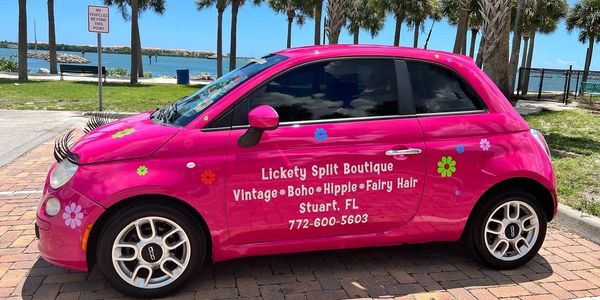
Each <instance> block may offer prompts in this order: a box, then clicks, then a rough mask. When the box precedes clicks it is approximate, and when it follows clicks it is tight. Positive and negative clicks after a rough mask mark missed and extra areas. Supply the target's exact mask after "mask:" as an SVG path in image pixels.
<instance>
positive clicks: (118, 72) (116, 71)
mask: <svg viewBox="0 0 600 300" xmlns="http://www.w3.org/2000/svg"><path fill="white" fill-rule="evenodd" d="M106 73H108V76H121V77H127V76H129V72H127V69H125V68H120V67H119V68H110V69H108V70H106Z"/></svg>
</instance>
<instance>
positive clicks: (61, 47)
mask: <svg viewBox="0 0 600 300" xmlns="http://www.w3.org/2000/svg"><path fill="white" fill-rule="evenodd" d="M17 46H18V44H17V43H15V42H9V41H0V48H6V49H16V48H17ZM36 48H37V50H39V51H48V44H47V43H39V42H38V43H37V45H36V44H35V43H29V44H28V49H29V50H36ZM56 51H70V52H85V53H90V52H91V53H94V52H97V47H96V46H83V45H69V44H56ZM102 53H115V54H127V55H129V54H131V48H130V47H128V46H105V47H102ZM142 55H152V56H155V55H158V56H174V57H192V58H207V59H214V57H215V56H216V53H215V52H214V51H207V50H185V49H159V48H142ZM227 57H228V56H223V58H227ZM251 58H252V57H239V56H238V57H237V59H251Z"/></svg>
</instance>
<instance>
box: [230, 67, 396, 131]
mask: <svg viewBox="0 0 600 300" xmlns="http://www.w3.org/2000/svg"><path fill="white" fill-rule="evenodd" d="M263 104H267V105H270V106H272V107H273V108H275V110H276V111H277V113H278V114H279V121H280V122H293V121H308V120H327V119H340V118H357V117H373V116H392V115H399V114H401V112H399V107H398V89H397V82H396V71H395V66H394V61H393V60H390V59H351V60H337V61H326V62H318V63H313V64H310V65H306V66H302V67H299V68H296V69H294V70H292V71H290V72H287V73H285V74H283V75H281V76H278V77H276V78H275V79H273V80H270V81H269V82H267V83H266V84H263V85H262V86H261V87H259V88H258V90H256V91H254V92H253V93H252V94H251V95H249V96H248V97H247V98H246V99H245V100H244V101H243V102H241V103H239V104H238V106H236V108H235V110H234V118H233V125H234V126H235V125H247V124H248V120H247V114H248V112H249V111H250V110H252V109H253V108H255V107H257V106H259V105H263Z"/></svg>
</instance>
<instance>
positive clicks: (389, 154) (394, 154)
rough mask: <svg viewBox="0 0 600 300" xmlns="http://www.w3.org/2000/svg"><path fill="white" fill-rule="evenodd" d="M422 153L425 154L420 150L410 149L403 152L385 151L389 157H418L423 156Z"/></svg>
mask: <svg viewBox="0 0 600 300" xmlns="http://www.w3.org/2000/svg"><path fill="white" fill-rule="evenodd" d="M421 152H423V151H422V150H421V149H418V148H408V149H402V150H388V151H385V155H387V156H396V155H417V154H421Z"/></svg>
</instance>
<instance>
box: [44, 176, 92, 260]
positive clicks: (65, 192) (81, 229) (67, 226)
mask: <svg viewBox="0 0 600 300" xmlns="http://www.w3.org/2000/svg"><path fill="white" fill-rule="evenodd" d="M52 197H54V198H56V199H58V200H59V202H60V211H59V212H58V214H57V215H56V216H49V215H48V214H47V213H46V210H45V205H46V201H47V200H48V199H50V198H52ZM103 211H104V208H102V207H101V206H99V205H98V204H96V203H94V202H93V201H91V200H89V199H87V198H86V197H84V196H82V195H81V194H79V193H77V192H76V191H74V190H73V189H71V188H69V187H67V186H64V187H61V188H60V189H58V190H52V189H50V188H49V187H46V188H45V191H44V195H43V196H42V201H41V202H40V206H39V208H38V211H37V219H36V222H35V231H36V236H37V237H38V238H39V242H38V248H39V250H40V254H41V256H42V257H43V258H44V259H45V260H46V261H48V262H50V263H52V264H55V265H58V266H61V267H65V268H68V269H73V270H78V271H87V269H88V266H87V259H86V247H87V240H86V239H87V236H88V235H89V231H90V230H91V228H92V226H93V224H94V222H95V221H96V220H97V219H98V217H99V216H100V215H101V214H102V212H103ZM86 231H87V233H86Z"/></svg>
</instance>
